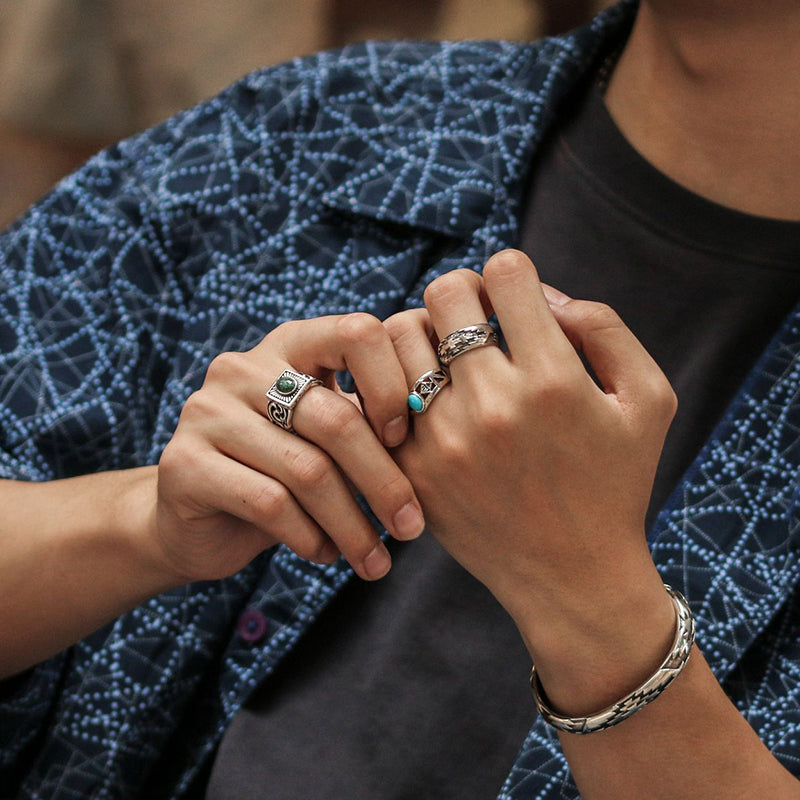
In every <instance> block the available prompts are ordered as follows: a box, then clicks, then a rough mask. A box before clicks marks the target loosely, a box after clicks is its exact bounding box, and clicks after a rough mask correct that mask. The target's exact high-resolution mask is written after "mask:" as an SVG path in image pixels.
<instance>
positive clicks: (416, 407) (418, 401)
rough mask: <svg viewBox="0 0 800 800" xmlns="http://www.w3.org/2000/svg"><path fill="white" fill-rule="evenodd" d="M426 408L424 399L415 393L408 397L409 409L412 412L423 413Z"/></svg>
mask: <svg viewBox="0 0 800 800" xmlns="http://www.w3.org/2000/svg"><path fill="white" fill-rule="evenodd" d="M424 406H425V403H423V402H422V398H421V397H420V396H419V395H418V394H416V393H415V392H411V394H410V395H409V396H408V407H409V408H410V409H411V410H412V411H422V409H423V408H424Z"/></svg>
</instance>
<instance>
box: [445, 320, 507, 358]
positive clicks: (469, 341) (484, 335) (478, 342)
mask: <svg viewBox="0 0 800 800" xmlns="http://www.w3.org/2000/svg"><path fill="white" fill-rule="evenodd" d="M489 345H493V346H495V347H498V346H499V345H500V337H499V336H498V335H497V333H496V331H495V330H494V328H493V327H492V326H491V325H489V323H488V322H482V323H480V324H478V325H467V326H466V327H465V328H459V329H458V330H456V331H453V332H452V333H450V334H448V335H447V336H445V337H444V339H442V341H441V342H439V349H438V355H439V361H441V363H442V365H443V366H445V367H448V366H450V364H451V362H452V361H453V360H454V359H456V358H458V357H459V356H461V355H463V354H464V353H466V352H467V351H468V350H474V349H475V348H477V347H488V346H489Z"/></svg>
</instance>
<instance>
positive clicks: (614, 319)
mask: <svg viewBox="0 0 800 800" xmlns="http://www.w3.org/2000/svg"><path fill="white" fill-rule="evenodd" d="M576 302H577V305H576V306H575V310H576V311H577V313H578V314H579V315H580V317H581V319H582V321H583V322H584V323H586V324H587V325H588V326H589V327H590V328H591V330H592V331H599V330H605V329H607V328H617V327H620V326H621V325H622V324H623V323H622V320H621V319H620V316H619V314H617V312H616V311H614V309H613V308H611V306H610V305H608V304H607V303H598V302H596V301H593V300H579V301H576Z"/></svg>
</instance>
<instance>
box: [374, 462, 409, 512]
mask: <svg viewBox="0 0 800 800" xmlns="http://www.w3.org/2000/svg"><path fill="white" fill-rule="evenodd" d="M412 496H413V492H412V490H411V484H410V483H409V482H408V479H407V478H406V477H405V475H403V474H402V473H401V472H400V471H399V470H397V469H394V470H392V471H391V472H390V474H389V475H387V476H386V477H384V478H383V480H382V481H381V482H380V485H379V487H378V497H380V498H381V502H382V503H383V504H384V505H386V506H387V507H389V508H395V507H398V506H401V505H405V503H406V502H408V501H409V500H411V498H412Z"/></svg>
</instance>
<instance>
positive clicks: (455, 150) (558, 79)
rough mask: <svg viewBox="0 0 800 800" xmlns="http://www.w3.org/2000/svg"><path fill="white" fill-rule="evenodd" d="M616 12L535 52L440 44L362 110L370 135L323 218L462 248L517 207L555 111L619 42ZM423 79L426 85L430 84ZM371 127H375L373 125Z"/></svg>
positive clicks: (620, 16) (621, 17) (626, 7)
mask: <svg viewBox="0 0 800 800" xmlns="http://www.w3.org/2000/svg"><path fill="white" fill-rule="evenodd" d="M635 6H636V3H635V2H631V0H626V1H625V2H623V3H621V4H620V5H618V6H615V7H613V8H611V9H609V10H608V11H606V12H605V13H604V14H601V15H600V16H599V17H598V18H596V19H595V20H594V21H593V22H592V23H591V24H590V25H587V26H586V27H584V28H581V29H579V30H577V31H575V32H573V33H571V34H568V35H566V36H563V37H556V38H552V39H548V40H546V41H544V42H540V43H538V44H535V45H512V44H508V43H494V42H493V43H487V42H471V43H463V42H462V43H450V44H447V43H445V44H444V45H442V46H441V49H440V50H439V52H438V53H437V55H436V57H435V58H434V59H431V60H429V61H428V62H426V68H427V69H429V70H434V71H436V72H437V73H438V74H437V75H435V80H430V81H429V83H430V84H431V85H433V86H434V87H439V86H441V87H442V89H441V91H440V92H437V93H435V94H434V96H433V98H431V97H430V96H429V95H424V96H421V95H420V93H419V91H417V92H414V87H415V86H417V87H419V86H420V80H421V79H422V80H424V76H420V75H419V74H414V71H413V70H409V74H408V75H398V76H397V79H396V81H395V82H394V83H393V84H392V85H391V86H390V87H389V88H388V89H387V90H386V91H384V92H382V93H381V94H380V96H379V97H378V98H377V99H376V98H374V97H371V98H370V100H369V109H368V112H369V113H370V114H371V115H372V119H373V121H374V122H373V124H371V125H369V126H365V127H364V128H361V129H359V134H358V136H357V141H356V142H350V143H349V145H350V146H351V147H352V148H353V149H354V150H355V151H356V152H357V153H358V155H357V156H356V157H355V158H353V157H351V159H352V161H351V166H350V168H349V169H348V170H347V171H346V172H345V174H344V176H343V178H342V179H341V180H340V181H339V182H338V183H337V185H336V186H335V187H334V188H332V189H330V190H328V191H327V192H326V193H325V194H324V195H323V202H324V203H325V204H326V205H327V206H328V207H331V208H335V209H338V210H341V211H345V212H347V213H349V214H355V215H361V216H365V217H369V218H372V219H377V220H382V221H387V222H392V223H398V224H403V225H412V226H415V227H418V228H424V229H427V230H430V231H434V232H436V233H441V234H446V235H451V236H458V237H465V236H468V235H469V234H470V233H471V232H473V231H474V230H476V229H477V228H479V227H481V225H482V223H483V221H484V220H485V219H486V218H487V217H488V216H489V215H491V214H492V213H493V211H495V210H496V209H497V208H498V206H500V205H504V204H507V203H508V201H509V198H517V197H518V195H519V193H520V190H521V186H522V182H523V180H524V178H525V175H526V173H527V168H528V164H529V162H530V160H531V157H532V155H533V153H534V151H535V148H536V146H537V145H538V144H539V142H540V141H541V138H542V136H543V135H544V133H545V132H546V130H547V128H548V126H549V124H550V122H551V121H552V119H553V117H554V114H555V110H557V109H558V107H559V106H560V104H561V103H562V101H563V100H564V98H565V97H566V96H567V95H568V94H569V92H570V91H571V89H572V88H573V87H574V86H575V84H576V83H578V82H579V81H580V80H581V79H583V78H584V77H585V75H586V74H587V72H588V70H589V69H590V68H591V67H592V66H593V65H594V64H595V63H596V60H597V57H598V53H599V52H600V51H601V50H602V51H605V49H606V48H608V46H609V42H614V43H617V42H619V40H620V37H622V36H625V35H627V32H628V30H629V28H630V25H631V22H632V19H633V11H634V9H635ZM431 77H433V76H431ZM375 123H377V124H375Z"/></svg>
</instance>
